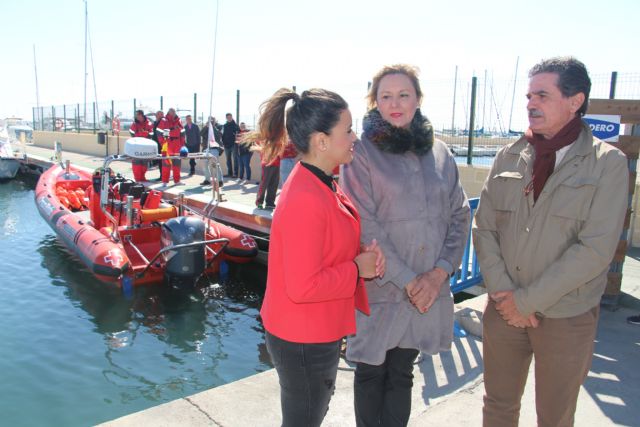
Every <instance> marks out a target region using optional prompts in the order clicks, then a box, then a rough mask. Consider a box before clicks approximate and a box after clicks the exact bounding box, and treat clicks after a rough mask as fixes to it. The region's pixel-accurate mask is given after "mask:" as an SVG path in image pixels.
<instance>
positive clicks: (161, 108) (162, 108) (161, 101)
mask: <svg viewBox="0 0 640 427" xmlns="http://www.w3.org/2000/svg"><path fill="white" fill-rule="evenodd" d="M163 101H164V99H162V95H160V110H162V111H164V107H163V105H162V103H163Z"/></svg>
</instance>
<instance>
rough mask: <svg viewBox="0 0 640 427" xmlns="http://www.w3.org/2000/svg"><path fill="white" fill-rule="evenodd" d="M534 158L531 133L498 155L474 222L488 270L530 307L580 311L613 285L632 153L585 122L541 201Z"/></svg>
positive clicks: (497, 284)
mask: <svg viewBox="0 0 640 427" xmlns="http://www.w3.org/2000/svg"><path fill="white" fill-rule="evenodd" d="M533 159H534V149H533V147H532V146H531V145H530V144H529V143H528V142H527V140H526V139H524V138H521V139H520V140H518V141H517V142H515V143H513V144H511V145H508V146H506V147H504V148H503V149H502V150H500V152H499V153H498V154H497V156H496V158H495V161H494V163H493V166H492V168H491V172H490V174H489V176H488V178H487V181H486V182H485V185H484V188H483V190H482V194H481V196H480V205H479V206H478V210H477V213H476V216H475V221H474V225H473V243H474V246H475V250H476V251H477V253H478V259H479V262H480V271H481V272H482V275H483V278H484V283H485V285H486V287H487V290H488V291H489V292H496V291H504V290H513V291H514V297H515V302H516V305H517V307H518V310H519V311H520V313H522V314H524V315H529V314H531V313H534V312H537V313H540V314H542V315H544V316H547V317H553V318H560V317H572V316H576V315H579V314H581V313H584V312H586V311H587V310H589V309H591V308H593V307H595V306H596V305H598V303H599V301H600V298H601V296H602V293H603V292H604V288H605V286H606V282H607V271H608V270H609V264H610V263H611V260H612V258H613V255H614V252H615V249H616V246H617V244H618V241H619V240H620V233H621V231H622V225H623V222H624V216H625V213H626V210H627V201H628V194H629V172H628V168H627V159H626V157H625V155H624V154H623V153H622V152H621V151H620V150H618V149H616V148H614V147H613V146H611V145H609V144H607V143H605V142H602V141H600V140H599V139H597V138H594V137H593V135H592V134H591V131H590V130H589V128H588V127H587V126H586V125H584V124H583V130H582V132H581V133H580V135H579V136H578V139H577V140H576V141H575V143H573V145H571V147H570V148H569V150H568V151H567V153H566V154H565V156H564V158H563V159H562V161H561V162H560V164H559V165H558V166H557V167H556V168H555V170H554V172H553V173H552V174H551V176H550V177H549V179H548V180H547V182H546V184H545V187H544V189H543V190H542V192H541V194H540V196H539V197H538V200H537V201H536V203H535V205H534V203H533V191H532V192H530V193H529V194H528V195H525V191H524V189H525V186H527V184H529V183H530V182H531V179H532V177H531V173H532V167H533Z"/></svg>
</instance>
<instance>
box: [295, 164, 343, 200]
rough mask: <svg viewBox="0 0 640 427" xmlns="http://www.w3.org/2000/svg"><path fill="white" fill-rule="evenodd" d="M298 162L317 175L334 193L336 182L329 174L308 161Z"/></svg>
mask: <svg viewBox="0 0 640 427" xmlns="http://www.w3.org/2000/svg"><path fill="white" fill-rule="evenodd" d="M300 164H301V165H302V166H304V167H305V168H307V169H308V170H309V172H311V173H312V174H314V175H315V176H317V177H318V179H319V180H320V181H322V182H323V183H324V184H325V185H326V186H327V187H329V188H330V189H331V191H333V192H334V193H335V192H336V182H335V180H334V179H333V177H332V176H331V175H327V174H326V173H324V171H323V170H322V169H320V168H319V167H316V166H313V165H310V164H309V163H304V162H300Z"/></svg>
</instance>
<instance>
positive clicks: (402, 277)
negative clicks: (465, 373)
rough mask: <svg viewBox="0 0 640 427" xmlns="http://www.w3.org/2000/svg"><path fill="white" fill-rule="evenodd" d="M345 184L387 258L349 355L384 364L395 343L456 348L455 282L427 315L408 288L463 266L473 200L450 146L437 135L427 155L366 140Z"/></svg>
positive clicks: (367, 233) (371, 285)
mask: <svg viewBox="0 0 640 427" xmlns="http://www.w3.org/2000/svg"><path fill="white" fill-rule="evenodd" d="M340 185H341V187H342V188H343V189H344V191H345V193H347V195H348V196H349V197H350V198H351V200H352V201H353V203H354V204H355V205H356V207H357V208H358V210H359V212H360V215H361V217H362V243H364V244H368V243H369V242H370V241H371V240H372V239H376V240H377V241H378V243H379V244H380V246H381V248H382V250H383V251H384V254H385V256H386V260H387V270H386V274H385V276H384V277H383V278H382V279H376V280H372V281H369V282H367V292H368V295H369V302H370V306H371V316H366V315H363V314H362V313H360V312H357V314H356V322H357V328H356V329H357V334H356V335H354V336H350V337H348V345H347V359H349V360H351V361H355V362H364V363H367V364H371V365H380V364H382V363H383V362H384V359H385V354H386V351H387V350H389V349H392V348H395V347H402V348H415V349H419V350H421V351H423V352H426V353H430V354H433V353H437V352H438V351H441V350H447V349H449V348H450V347H451V341H452V338H453V297H452V295H451V291H450V289H449V286H448V283H445V284H443V286H442V290H441V292H440V296H439V297H438V299H437V300H436V302H435V303H434V304H433V306H432V307H431V308H430V309H429V311H428V312H427V313H425V314H420V312H418V311H417V309H416V308H415V307H414V306H413V305H412V304H411V302H410V301H409V299H408V297H407V294H406V291H405V286H406V285H407V284H408V283H409V282H410V281H411V280H412V279H413V278H415V277H416V276H417V275H418V274H420V273H423V272H426V271H429V270H431V269H433V268H434V267H441V268H443V269H444V270H445V271H447V272H449V273H453V272H454V271H455V269H457V268H458V266H459V265H460V260H461V258H462V254H463V252H464V247H465V244H466V241H467V236H468V233H469V223H470V215H469V203H468V201H467V197H466V195H465V194H464V191H463V189H462V186H461V185H460V181H459V179H458V168H457V166H456V163H455V160H454V158H453V156H452V155H451V153H450V152H449V149H448V148H447V146H446V144H444V143H443V142H442V141H439V140H435V142H434V144H433V148H432V149H431V151H429V153H427V154H426V155H423V156H422V157H419V156H417V155H416V154H414V153H413V152H406V153H403V154H391V153H386V152H382V151H380V150H379V149H378V148H377V147H375V146H374V145H373V144H372V143H371V142H370V141H369V140H368V139H367V138H366V137H364V136H363V138H362V140H361V141H360V142H357V143H356V146H355V154H354V160H353V162H352V163H351V164H349V165H345V166H344V167H343V168H342V175H341V180H340Z"/></svg>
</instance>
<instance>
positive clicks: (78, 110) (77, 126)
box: [76, 103, 80, 133]
mask: <svg viewBox="0 0 640 427" xmlns="http://www.w3.org/2000/svg"><path fill="white" fill-rule="evenodd" d="M76 108H77V110H76V111H77V112H78V114H77V115H76V131H77V132H78V133H80V103H77V104H76Z"/></svg>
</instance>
